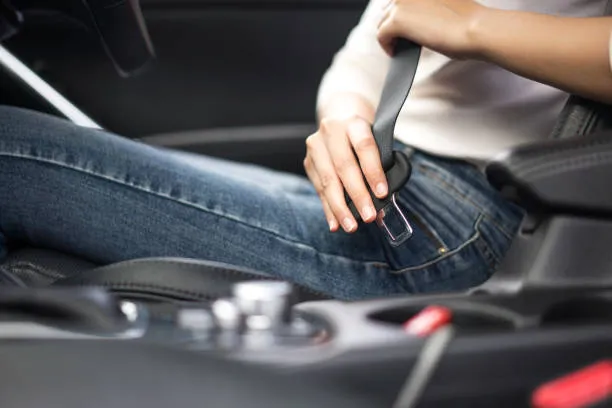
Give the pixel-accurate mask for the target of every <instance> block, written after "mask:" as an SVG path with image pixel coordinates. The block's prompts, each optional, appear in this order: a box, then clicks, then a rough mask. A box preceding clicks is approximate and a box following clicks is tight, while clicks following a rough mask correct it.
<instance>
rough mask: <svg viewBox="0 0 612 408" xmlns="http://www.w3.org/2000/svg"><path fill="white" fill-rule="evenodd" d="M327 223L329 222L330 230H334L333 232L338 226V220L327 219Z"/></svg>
mask: <svg viewBox="0 0 612 408" xmlns="http://www.w3.org/2000/svg"><path fill="white" fill-rule="evenodd" d="M327 223H328V224H329V230H330V231H332V232H333V231H334V230H335V229H336V228H338V224H336V220H329V221H327Z"/></svg>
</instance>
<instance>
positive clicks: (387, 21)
mask: <svg viewBox="0 0 612 408" xmlns="http://www.w3.org/2000/svg"><path fill="white" fill-rule="evenodd" d="M393 15H394V12H393V9H389V10H388V11H387V13H385V15H384V16H383V18H382V19H381V20H380V22H379V23H378V33H377V39H378V43H379V44H380V46H381V47H382V48H383V50H385V52H386V53H387V54H388V55H389V56H393V49H394V48H395V43H396V42H397V37H398V29H397V27H396V24H395V19H394V17H393Z"/></svg>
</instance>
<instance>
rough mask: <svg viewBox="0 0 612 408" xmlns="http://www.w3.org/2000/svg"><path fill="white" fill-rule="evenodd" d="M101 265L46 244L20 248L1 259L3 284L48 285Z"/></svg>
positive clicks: (0, 273) (1, 280)
mask: <svg viewBox="0 0 612 408" xmlns="http://www.w3.org/2000/svg"><path fill="white" fill-rule="evenodd" d="M97 266H98V265H96V264H94V263H92V262H89V261H86V260H83V259H79V258H76V257H74V256H71V255H67V254H64V253H61V252H57V251H53V250H49V249H42V248H33V247H26V248H19V249H17V250H15V251H11V252H9V255H8V257H7V258H6V259H5V260H4V261H3V262H2V263H0V284H19V285H22V286H46V285H50V284H51V283H53V282H55V281H56V280H59V279H65V278H68V277H71V276H74V275H77V274H79V273H81V272H84V271H87V270H90V269H93V268H95V267H97Z"/></svg>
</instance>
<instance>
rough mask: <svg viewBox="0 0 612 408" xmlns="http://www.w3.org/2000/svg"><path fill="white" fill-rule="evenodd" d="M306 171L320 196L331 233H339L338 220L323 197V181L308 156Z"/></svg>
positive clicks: (305, 161) (305, 164)
mask: <svg viewBox="0 0 612 408" xmlns="http://www.w3.org/2000/svg"><path fill="white" fill-rule="evenodd" d="M304 169H305V170H306V175H307V176H308V178H309V179H310V181H311V182H312V185H313V186H314V188H315V190H316V191H317V194H318V195H319V198H320V199H321V204H322V205H323V212H324V213H325V219H327V224H328V225H329V230H330V231H331V232H336V231H338V220H336V217H335V216H334V213H333V212H332V210H331V208H330V207H329V204H328V203H327V200H326V199H325V196H324V195H323V188H322V187H321V180H320V178H319V174H318V173H317V171H316V170H315V168H314V165H313V164H312V160H310V156H308V155H307V156H306V159H304Z"/></svg>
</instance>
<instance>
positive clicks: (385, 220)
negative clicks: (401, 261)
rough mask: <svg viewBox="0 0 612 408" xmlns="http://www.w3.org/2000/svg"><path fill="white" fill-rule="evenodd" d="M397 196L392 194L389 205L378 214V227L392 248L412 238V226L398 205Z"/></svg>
mask: <svg viewBox="0 0 612 408" xmlns="http://www.w3.org/2000/svg"><path fill="white" fill-rule="evenodd" d="M396 195H397V193H392V194H391V196H390V198H389V200H388V203H387V205H385V206H384V207H383V208H381V209H380V210H378V213H377V214H376V225H378V228H380V229H381V231H382V232H383V234H384V236H385V237H386V238H387V241H388V242H389V244H391V245H392V246H400V245H402V244H403V243H404V242H406V241H407V240H408V239H410V237H412V226H411V225H410V222H408V219H407V218H406V215H405V214H404V212H403V211H402V209H401V208H400V206H399V205H398V204H397V198H396Z"/></svg>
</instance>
